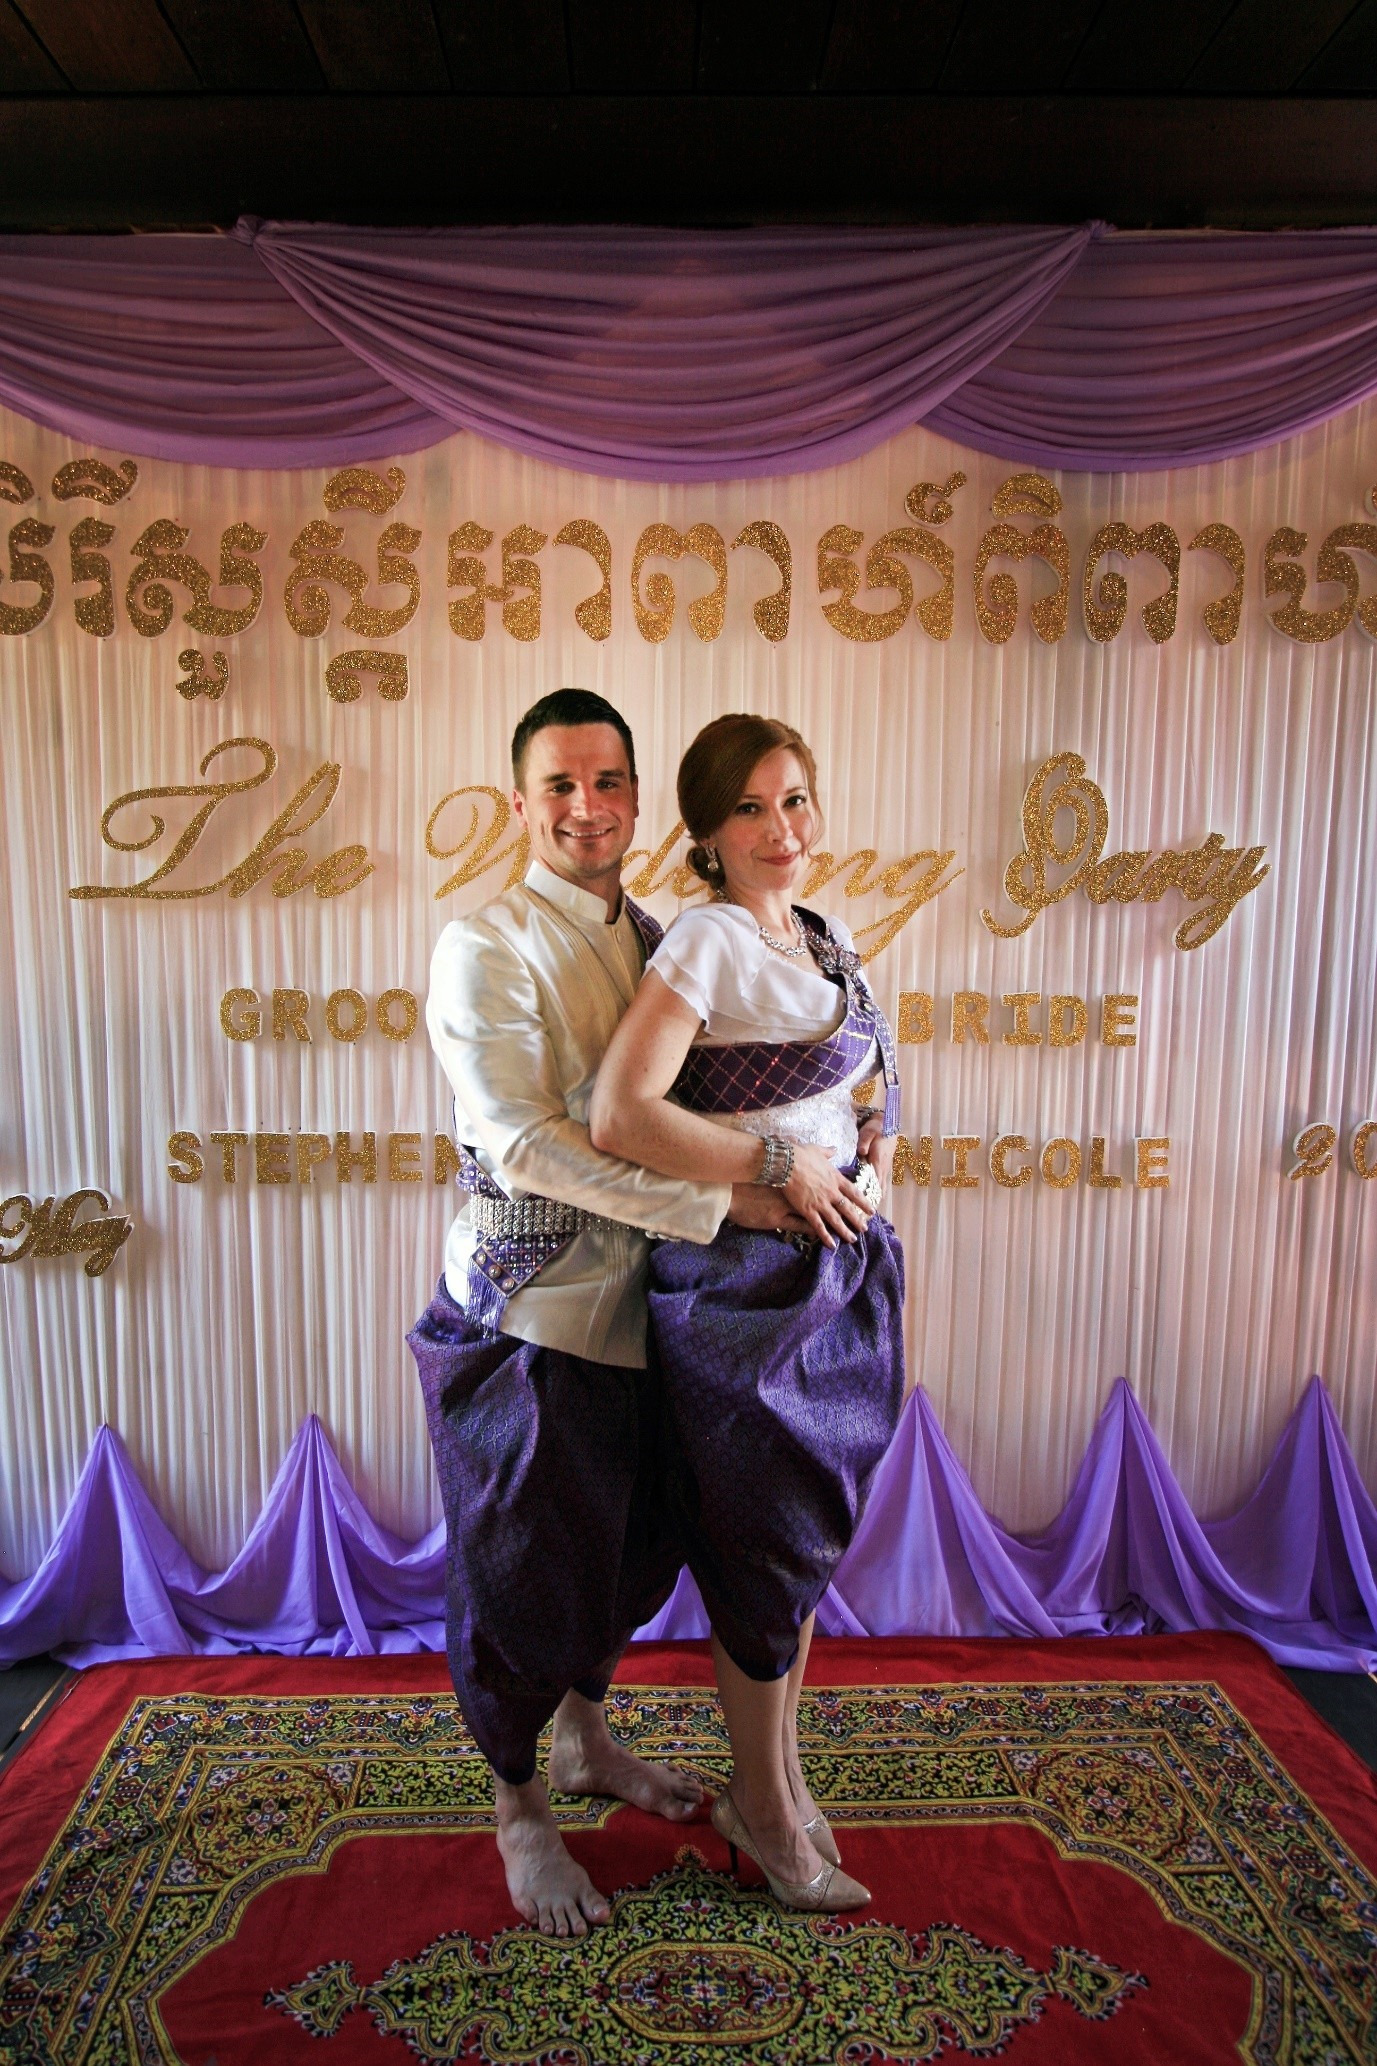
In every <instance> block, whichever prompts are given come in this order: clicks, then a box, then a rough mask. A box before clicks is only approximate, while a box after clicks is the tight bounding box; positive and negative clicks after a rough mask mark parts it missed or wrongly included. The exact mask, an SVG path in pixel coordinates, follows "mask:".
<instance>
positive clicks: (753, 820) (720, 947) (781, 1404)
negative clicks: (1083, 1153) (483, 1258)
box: [591, 714, 904, 1910]
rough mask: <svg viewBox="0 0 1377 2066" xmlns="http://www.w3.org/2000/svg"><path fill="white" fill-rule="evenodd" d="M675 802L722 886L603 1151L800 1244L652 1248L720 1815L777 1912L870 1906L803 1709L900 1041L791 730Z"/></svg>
mask: <svg viewBox="0 0 1377 2066" xmlns="http://www.w3.org/2000/svg"><path fill="white" fill-rule="evenodd" d="M678 788H679V809H680V812H681V814H682V816H683V819H684V822H685V824H686V825H687V826H688V829H689V831H690V833H691V834H692V835H693V838H694V841H695V842H696V843H695V845H694V846H693V847H692V849H691V850H690V853H689V862H690V865H691V866H692V867H693V868H694V870H695V871H696V872H697V873H698V874H699V875H700V876H702V878H703V879H704V881H706V882H707V883H708V884H709V886H710V887H711V888H712V889H713V891H714V892H715V898H714V901H713V902H712V903H711V904H710V905H709V906H707V907H706V908H704V909H694V910H690V911H687V912H685V913H684V914H683V915H682V916H681V917H680V918H679V919H678V920H677V922H676V923H675V924H674V925H673V926H672V927H671V928H670V930H669V932H668V933H667V935H666V937H665V939H664V941H663V943H662V944H661V945H660V947H659V948H658V949H657V950H656V952H655V953H654V955H653V956H652V957H651V960H650V963H649V965H648V967H647V970H646V974H645V976H644V978H643V980H642V982H641V986H640V988H639V990H638V992H637V994H636V998H635V1001H634V1003H633V1004H632V1006H631V1009H630V1010H629V1011H628V1012H627V1014H626V1016H625V1017H624V1018H623V1020H622V1022H621V1025H620V1026H619V1027H618V1029H617V1032H616V1035H615V1036H614V1038H613V1041H612V1044H611V1046H610V1048H609V1049H608V1053H607V1057H606V1060H605V1061H604V1063H603V1065H602V1068H601V1069H600V1071H599V1074H598V1080H597V1085H596V1088H595V1090H594V1096H593V1105H592V1113H591V1126H592V1133H593V1140H594V1143H595V1145H596V1146H598V1147H600V1148H604V1149H606V1150H608V1151H609V1152H611V1153H613V1154H617V1155H621V1156H623V1157H625V1158H626V1159H628V1160H630V1161H633V1162H639V1163H642V1164H643V1165H644V1166H645V1167H647V1168H649V1169H655V1170H659V1171H661V1172H662V1173H663V1174H664V1175H666V1176H681V1177H685V1178H693V1179H698V1180H707V1181H719V1182H733V1183H749V1182H756V1183H766V1184H773V1185H777V1186H778V1187H779V1188H780V1189H781V1190H782V1192H783V1194H784V1197H785V1199H786V1200H787V1202H788V1204H789V1206H790V1208H791V1209H792V1211H793V1213H794V1214H795V1215H796V1219H795V1221H794V1225H795V1226H796V1227H797V1228H798V1232H797V1233H796V1234H794V1235H793V1236H780V1235H777V1234H759V1233H752V1232H748V1231H746V1230H745V1229H743V1228H739V1227H735V1226H730V1225H726V1226H724V1227H723V1228H722V1230H721V1232H720V1233H719V1234H718V1236H717V1238H716V1240H715V1241H714V1242H713V1244H712V1246H711V1247H710V1248H703V1247H700V1246H696V1245H694V1244H692V1243H689V1242H666V1243H663V1244H661V1245H660V1246H659V1247H658V1248H657V1249H656V1250H655V1251H654V1253H653V1255H652V1258H651V1266H650V1272H651V1274H650V1294H649V1295H650V1314H651V1325H652V1329H653V1332H654V1337H655V1345H656V1352H657V1356H658V1360H659V1364H660V1368H661V1372H662V1377H663V1383H664V1388H665V1397H666V1401H667V1408H668V1412H669V1415H670V1419H671V1424H672V1427H673V1432H674V1438H675V1452H676V1458H677V1461H678V1464H679V1467H680V1483H679V1486H678V1495H679V1500H680V1505H681V1514H680V1519H681V1522H682V1526H683V1531H684V1539H685V1543H686V1548H687V1554H688V1561H689V1567H690V1569H691V1570H692V1572H693V1574H694V1576H695V1578H696V1579H697V1581H698V1585H699V1589H700V1590H701V1592H702V1594H703V1598H704V1602H705V1604H706V1606H707V1608H708V1613H709V1615H710V1617H711V1621H712V1628H713V1651H714V1656H715V1659H716V1664H717V1674H718V1686H719V1689H720V1692H721V1696H722V1707H723V1712H724V1714H725V1716H726V1721H727V1729H728V1733H729V1735H730V1737H731V1744H732V1758H733V1770H732V1779H731V1785H730V1788H729V1790H728V1791H727V1792H726V1793H724V1794H723V1795H722V1796H721V1797H720V1798H719V1799H718V1801H717V1802H716V1803H715V1804H714V1808H713V1821H714V1824H715V1826H716V1827H717V1829H718V1831H719V1833H720V1834H721V1835H722V1836H724V1837H725V1838H726V1839H727V1841H728V1843H729V1844H730V1845H731V1846H732V1849H733V1853H735V1850H736V1849H737V1848H738V1847H739V1848H740V1849H741V1850H744V1851H746V1852H748V1853H749V1855H750V1856H751V1857H753V1858H755V1859H756V1861H757V1863H758V1864H759V1865H760V1866H761V1867H762V1868H763V1870H764V1871H765V1874H766V1876H767V1878H768V1879H769V1882H770V1885H771V1888H772V1890H773V1891H774V1893H775V1895H776V1896H777V1898H778V1899H780V1900H781V1901H783V1902H785V1903H786V1904H787V1905H788V1906H790V1907H797V1908H814V1909H827V1910H837V1909H843V1908H856V1907H861V1906H863V1905H864V1904H865V1902H866V1901H868V1900H869V1898H870V1897H869V1895H868V1893H867V1891H866V1889H865V1888H864V1887H863V1886H861V1885H860V1884H859V1883H858V1882H857V1881H855V1880H853V1879H850V1878H849V1877H848V1876H847V1874H846V1873H844V1872H842V1871H841V1869H840V1861H839V1859H838V1856H837V1850H836V1845H835V1842H834V1840H833V1837H832V1832H831V1830H830V1829H829V1828H828V1826H827V1823H826V1820H825V1819H824V1817H823V1816H822V1815H821V1814H820V1813H819V1811H818V1808H817V1806H816V1804H815V1803H814V1801H813V1799H812V1797H811V1795H810V1794H809V1792H808V1787H807V1783H806V1781H805V1779H804V1775H803V1770H802V1766H801V1764H800V1762H799V1752H798V1733H797V1713H798V1699H799V1689H800V1687H801V1685H802V1681H803V1671H804V1665H805V1662H806V1660H807V1655H808V1644H809V1640H810V1638H811V1636H812V1630H813V1611H814V1609H815V1607H816V1606H817V1603H818V1601H819V1600H820V1599H821V1597H822V1594H823V1592H824V1591H825V1589H826V1587H827V1583H828V1580H829V1579H830V1577H831V1575H832V1572H833V1570H834V1569H835V1567H836V1565H837V1562H838V1561H839V1559H840V1558H841V1556H842V1554H843V1552H844V1551H845V1550H846V1548H847V1546H848V1544H849V1543H850V1541H851V1538H852V1536H853V1535H854V1533H855V1529H856V1524H857V1522H858V1520H859V1518H860V1514H861V1510H862V1507H863V1505H864V1502H865V1497H866V1494H867V1492H868V1490H869V1486H870V1481H871V1478H872V1477H873V1475H874V1471H875V1468H876V1465H877V1464H878V1463H879V1461H880V1458H881V1456H882V1455H883V1454H884V1451H885V1449H886V1447H887V1446H888V1444H889V1441H890V1438H891V1436H892V1435H893V1432H894V1428H895V1425H896V1423H897V1420H898V1416H899V1409H900V1406H901V1404H902V1401H903V1391H904V1372H903V1340H902V1331H901V1320H902V1309H903V1256H902V1251H901V1250H900V1248H899V1244H898V1242H897V1240H896V1238H895V1235H894V1231H893V1228H892V1227H890V1225H889V1224H888V1222H887V1221H886V1220H884V1219H882V1218H881V1217H879V1215H878V1214H877V1213H876V1212H875V1209H874V1208H875V1206H876V1205H877V1204H878V1201H879V1198H880V1195H881V1188H882V1185H883V1183H884V1181H885V1180H886V1178H887V1177H888V1174H889V1166H890V1162H891V1161H892V1158H893V1146H894V1143H893V1134H894V1131H895V1128H896V1127H897V1124H898V1087H897V1079H896V1072H895V1067H894V1048H893V1043H892V1040H891V1039H890V1035H889V1029H888V1027H887V1026H886V1024H885V1022H884V1020H883V1018H882V1017H881V1015H880V1013H879V1011H878V1010H877V1008H876V1006H875V1003H874V1000H873V999H872V998H871V996H870V993H869V991H868V990H867V988H866V986H865V983H864V980H863V978H862V976H861V973H860V964H859V961H858V959H857V956H856V954H855V951H854V949H853V947H852V944H851V937H850V934H849V933H848V932H847V930H846V928H845V927H844V926H842V925H839V924H838V923H837V921H836V920H832V921H831V922H830V923H825V922H824V921H823V920H822V919H820V918H818V917H816V916H815V915H814V914H813V913H811V912H809V911H805V910H803V909H802V908H800V907H796V906H795V905H794V903H793V901H792V900H793V897H794V894H795V892H796V891H797V889H798V888H799V886H800V884H801V883H802V881H803V878H804V876H805V874H806V873H807V869H808V856H809V850H810V848H811V847H812V845H813V843H814V841H815V839H816V837H817V835H818V832H819V830H820V828H821V814H820V811H819V808H818V800H817V777H816V770H815V767H814V763H813V756H812V754H811V753H810V752H809V750H808V748H807V746H806V745H805V744H804V742H803V740H802V739H801V738H800V736H799V734H798V733H797V732H796V731H795V730H794V729H793V728H792V726H789V725H785V724H780V723H777V722H775V721H774V720H772V719H769V718H762V717H752V716H746V715H744V714H741V715H735V716H731V717H721V718H718V719H716V720H715V721H714V722H713V723H712V724H710V725H707V726H706V727H705V728H704V730H703V731H701V732H700V733H699V734H698V737H697V738H696V739H695V740H694V742H693V744H692V745H691V746H690V748H689V750H688V752H687V753H686V754H685V756H684V759H683V763H682V765H681V767H680V769H679V784H678ZM881 1076H882V1077H883V1079H884V1084H885V1099H884V1109H883V1110H878V1111H877V1110H870V1111H868V1112H866V1113H863V1114H861V1115H859V1118H858V1115H857V1114H856V1113H855V1112H854V1109H853V1104H852V1097H851V1092H852V1089H853V1087H854V1086H856V1085H858V1084H859V1083H860V1082H861V1081H863V1080H864V1079H867V1078H875V1077H881ZM847 1172H851V1175H848V1174H847ZM853 1178H854V1180H853Z"/></svg>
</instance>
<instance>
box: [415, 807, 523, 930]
mask: <svg viewBox="0 0 1377 2066" xmlns="http://www.w3.org/2000/svg"><path fill="white" fill-rule="evenodd" d="M461 796H469V797H473V798H474V799H478V798H482V799H483V800H484V803H486V804H487V805H488V806H489V807H490V808H491V812H492V815H491V817H490V818H489V819H488V822H487V824H486V826H485V825H484V824H483V818H484V809H483V804H482V803H480V802H478V801H477V800H475V801H474V802H472V803H470V805H469V822H468V825H467V826H466V827H465V829H464V831H463V832H461V833H460V835H459V838H458V839H457V841H456V842H455V844H454V845H453V846H440V845H438V844H437V841H436V834H435V827H436V825H437V823H438V821H439V818H440V813H441V812H442V811H443V810H445V809H446V808H447V807H448V806H449V805H450V804H452V803H454V802H455V801H456V799H457V798H459V797H461ZM511 816H512V807H511V805H510V804H509V803H508V801H507V799H506V797H505V796H504V795H503V794H502V791H501V790H500V789H490V788H489V787H488V786H487V784H486V783H484V782H474V783H471V784H469V786H468V787H466V788H464V789H451V790H450V792H449V794H448V796H442V797H441V798H440V801H439V802H438V803H437V804H436V806H435V808H434V810H433V811H432V812H431V814H430V817H429V819H428V820H427V821H426V852H427V853H428V854H429V855H430V856H431V857H432V859H434V860H436V861H452V860H453V859H454V858H455V856H456V854H467V859H466V860H464V861H463V862H462V863H461V865H460V866H459V867H458V868H456V869H455V871H454V873H453V875H451V876H450V877H449V878H448V879H447V880H446V881H444V882H442V883H441V884H440V887H439V889H438V890H436V892H435V897H436V901H437V902H438V901H439V899H440V898H441V897H447V896H448V895H449V893H450V891H451V890H457V889H462V888H463V887H464V884H465V883H466V882H472V881H473V879H474V877H475V876H477V875H481V874H483V872H484V870H485V869H488V868H496V867H498V866H500V864H501V863H502V862H503V861H510V863H511V867H510V869H509V871H508V874H507V880H506V882H505V883H504V884H503V888H504V889H514V888H515V887H516V885H517V883H519V882H520V880H521V878H522V876H523V875H524V874H525V873H526V864H527V856H528V854H529V852H530V839H529V837H528V835H527V834H526V833H525V832H522V833H520V834H519V835H518V837H517V838H516V839H514V840H512V841H511V842H510V844H509V845H507V846H504V847H502V848H501V849H500V850H499V851H498V852H496V853H494V852H493V848H494V847H496V846H497V842H498V840H499V839H501V837H502V835H503V833H504V832H505V831H506V829H507V827H508V825H509V824H510V823H511ZM470 848H472V852H469V851H468V850H469V849H470Z"/></svg>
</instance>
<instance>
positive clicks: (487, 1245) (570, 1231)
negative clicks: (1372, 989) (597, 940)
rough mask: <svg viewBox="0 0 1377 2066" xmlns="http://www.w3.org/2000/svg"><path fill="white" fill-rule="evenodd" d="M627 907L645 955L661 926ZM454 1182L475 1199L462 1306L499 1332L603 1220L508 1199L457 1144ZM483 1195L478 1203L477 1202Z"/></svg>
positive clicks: (551, 1203) (548, 1202)
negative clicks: (525, 1294)
mask: <svg viewBox="0 0 1377 2066" xmlns="http://www.w3.org/2000/svg"><path fill="white" fill-rule="evenodd" d="M626 912H627V916H628V917H629V918H630V920H631V922H632V924H633V925H634V926H635V928H636V930H637V932H638V933H639V934H640V936H641V941H642V944H643V945H644V947H645V951H646V958H647V960H648V959H649V958H650V956H651V955H652V954H653V953H654V952H655V949H656V948H657V947H658V946H659V944H660V942H661V940H662V939H663V938H664V928H663V927H662V926H661V925H659V924H658V923H657V922H656V920H655V919H653V918H652V917H651V915H650V913H649V912H648V911H642V909H641V907H640V905H639V904H633V903H632V901H631V899H630V897H628V898H627V899H626ZM459 1182H460V1184H461V1186H462V1187H463V1189H464V1190H466V1191H467V1192H468V1193H469V1195H470V1197H471V1198H473V1199H474V1200H475V1212H474V1221H475V1225H476V1227H477V1230H478V1240H477V1242H476V1243H475V1245H474V1250H473V1254H472V1255H471V1256H470V1257H469V1269H468V1297H467V1298H466V1299H465V1301H464V1310H465V1312H466V1313H467V1314H468V1316H469V1318H470V1319H471V1320H475V1321H477V1323H478V1325H479V1326H480V1327H490V1328H492V1329H493V1330H494V1332H500V1330H501V1324H502V1314H503V1311H504V1309H505V1307H506V1304H507V1300H508V1299H509V1298H512V1297H514V1296H515V1294H516V1293H517V1292H518V1291H521V1290H522V1289H524V1287H525V1286H526V1285H527V1284H529V1283H530V1281H531V1279H532V1277H534V1276H536V1275H537V1273H538V1272H539V1271H541V1270H543V1269H544V1267H545V1265H546V1263H548V1262H553V1260H554V1258H555V1257H556V1256H557V1255H558V1254H559V1253H560V1252H561V1250H562V1249H565V1248H567V1247H568V1246H569V1243H570V1242H571V1241H572V1240H573V1238H574V1236H575V1235H576V1234H578V1233H580V1232H581V1231H582V1230H583V1229H584V1228H585V1227H595V1226H603V1225H605V1224H606V1222H605V1221H603V1220H601V1219H599V1217H598V1215H597V1214H596V1213H592V1212H584V1211H583V1210H581V1208H580V1207H578V1206H576V1205H566V1204H565V1203H564V1202H563V1200H561V1199H558V1198H545V1197H542V1196H541V1194H540V1193H539V1192H531V1193H529V1194H528V1195H527V1196H525V1197H523V1198H516V1199H512V1198H509V1197H508V1196H507V1193H506V1192H505V1191H504V1190H503V1189H502V1187H501V1185H500V1184H497V1183H495V1182H494V1181H493V1179H492V1178H491V1177H490V1176H489V1175H488V1173H487V1171H486V1170H485V1169H484V1168H483V1165H482V1164H481V1163H480V1162H479V1160H478V1158H477V1157H476V1155H475V1154H474V1152H473V1150H472V1149H471V1148H470V1147H468V1146H466V1145H461V1146H460V1149H459ZM478 1200H482V1201H483V1206H482V1207H481V1208H480V1207H478V1206H477V1201H478Z"/></svg>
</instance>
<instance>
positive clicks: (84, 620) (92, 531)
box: [68, 517, 115, 638]
mask: <svg viewBox="0 0 1377 2066" xmlns="http://www.w3.org/2000/svg"><path fill="white" fill-rule="evenodd" d="M114 535H115V527H114V525H113V524H106V523H102V522H101V520H100V518H99V517H83V518H82V519H81V522H80V523H79V524H75V525H74V526H73V527H72V535H71V538H70V539H69V540H68V544H69V546H70V548H71V554H72V580H73V582H77V581H96V582H98V583H99V584H100V585H99V587H98V588H97V590H96V593H95V594H94V595H79V596H77V597H76V599H75V602H74V603H73V609H74V611H75V614H76V621H77V623H78V624H79V625H80V626H81V628H82V630H83V631H88V632H89V633H90V634H91V637H92V638H109V636H110V634H111V633H112V632H113V630H114V628H115V582H114V576H113V575H112V573H111V571H110V562H109V560H108V559H107V558H106V556H105V554H104V553H103V552H100V551H98V550H97V548H98V547H99V546H102V545H108V544H109V543H110V540H111V539H112V538H113V537H114Z"/></svg>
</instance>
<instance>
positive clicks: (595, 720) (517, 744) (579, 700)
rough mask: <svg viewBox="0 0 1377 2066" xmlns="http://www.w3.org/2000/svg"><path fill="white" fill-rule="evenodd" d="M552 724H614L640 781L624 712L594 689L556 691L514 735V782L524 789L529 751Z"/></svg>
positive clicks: (534, 707) (535, 705)
mask: <svg viewBox="0 0 1377 2066" xmlns="http://www.w3.org/2000/svg"><path fill="white" fill-rule="evenodd" d="M549 725H611V727H612V729H613V731H614V732H615V733H616V734H617V736H618V738H619V739H620V740H621V742H622V744H623V746H624V747H625V748H626V764H627V766H628V768H629V769H630V770H631V779H632V781H633V782H634V781H635V779H636V748H635V746H634V745H633V744H632V741H631V727H630V725H629V724H628V723H627V721H626V719H625V718H624V717H623V716H622V714H621V712H620V710H614V709H613V708H612V705H611V704H610V703H609V702H608V701H607V698H606V697H605V696H599V695H595V694H594V692H593V690H592V689H552V690H551V691H550V694H549V695H548V696H542V697H541V699H540V701H539V702H538V703H533V704H532V705H531V707H530V709H529V710H528V711H527V712H526V715H525V716H524V717H523V718H522V720H521V722H520V724H518V726H517V728H516V730H515V731H514V732H513V733H512V781H513V782H514V783H515V784H516V787H517V788H518V789H520V787H521V785H522V783H523V782H524V781H525V779H526V748H527V747H528V746H529V745H530V743H531V741H532V739H534V737H535V735H536V733H537V732H543V731H545V729H546V728H547V726H549Z"/></svg>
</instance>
